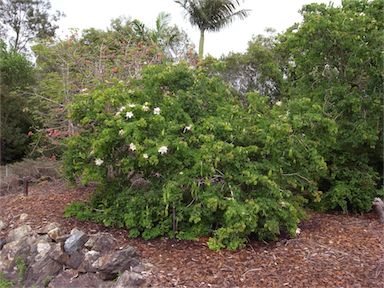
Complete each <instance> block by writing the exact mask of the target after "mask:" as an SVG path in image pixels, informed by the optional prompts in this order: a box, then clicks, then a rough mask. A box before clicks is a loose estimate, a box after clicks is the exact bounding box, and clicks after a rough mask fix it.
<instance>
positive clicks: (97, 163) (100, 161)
mask: <svg viewBox="0 0 384 288" xmlns="http://www.w3.org/2000/svg"><path fill="white" fill-rule="evenodd" d="M103 163H104V161H103V160H101V159H100V158H97V159H96V160H95V164H96V165H97V166H100V165H101V164H103Z"/></svg>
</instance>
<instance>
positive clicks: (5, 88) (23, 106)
mask: <svg viewBox="0 0 384 288" xmlns="http://www.w3.org/2000/svg"><path fill="white" fill-rule="evenodd" d="M0 77H1V78H0V103H1V110H0V112H1V120H0V123H1V135H0V145H1V148H0V151H1V153H0V154H1V164H4V163H9V162H13V161H16V160H19V159H21V158H22V157H23V156H24V155H25V153H26V151H27V148H28V142H29V139H28V136H27V133H28V130H29V128H30V126H31V125H32V119H31V115H30V113H29V111H28V107H27V101H26V95H25V94H26V92H27V91H28V90H29V89H30V88H29V86H30V85H31V84H32V83H33V68H32V65H31V63H30V62H29V61H28V60H27V59H26V58H25V57H24V56H22V55H21V54H19V53H17V52H14V51H7V49H6V46H5V44H4V43H3V42H0Z"/></svg>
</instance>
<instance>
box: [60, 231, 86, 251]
mask: <svg viewBox="0 0 384 288" xmlns="http://www.w3.org/2000/svg"><path fill="white" fill-rule="evenodd" d="M88 238H89V237H88V235H87V234H85V233H84V232H83V231H80V230H78V229H73V230H72V231H71V235H70V236H69V238H68V239H67V240H65V242H64V251H65V252H67V253H68V254H69V255H71V254H73V253H75V252H76V251H78V250H80V249H81V248H82V247H83V245H84V244H85V243H86V242H87V241H88Z"/></svg>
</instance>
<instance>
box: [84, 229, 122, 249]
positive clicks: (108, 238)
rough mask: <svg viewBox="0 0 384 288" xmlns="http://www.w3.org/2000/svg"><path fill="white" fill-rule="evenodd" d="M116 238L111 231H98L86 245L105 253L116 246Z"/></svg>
mask: <svg viewBox="0 0 384 288" xmlns="http://www.w3.org/2000/svg"><path fill="white" fill-rule="evenodd" d="M116 243H117V241H116V239H115V238H114V237H113V236H112V235H111V234H109V233H97V234H94V235H91V236H90V237H89V240H88V241H87V243H85V247H87V248H89V249H91V250H95V251H99V252H101V253H104V252H106V251H110V250H111V249H113V248H114V247H115V246H116Z"/></svg>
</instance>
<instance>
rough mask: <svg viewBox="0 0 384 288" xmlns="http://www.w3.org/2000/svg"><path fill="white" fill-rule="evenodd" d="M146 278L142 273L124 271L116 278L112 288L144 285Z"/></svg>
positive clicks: (130, 287)
mask: <svg viewBox="0 0 384 288" xmlns="http://www.w3.org/2000/svg"><path fill="white" fill-rule="evenodd" d="M145 284H146V279H145V277H144V276H143V275H140V274H139V273H136V272H132V271H124V273H123V274H122V275H121V276H120V277H119V278H118V279H117V281H116V283H115V285H113V286H112V287H113V288H133V287H144V286H145Z"/></svg>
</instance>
